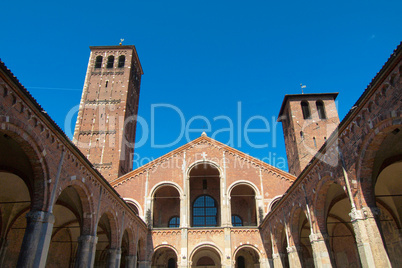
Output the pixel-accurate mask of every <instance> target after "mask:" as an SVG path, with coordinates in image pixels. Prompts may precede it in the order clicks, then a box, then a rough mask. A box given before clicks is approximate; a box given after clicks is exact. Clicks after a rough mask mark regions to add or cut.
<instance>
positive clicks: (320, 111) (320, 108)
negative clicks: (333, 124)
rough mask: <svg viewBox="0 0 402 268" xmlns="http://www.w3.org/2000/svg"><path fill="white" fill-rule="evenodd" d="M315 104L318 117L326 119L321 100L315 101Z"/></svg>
mask: <svg viewBox="0 0 402 268" xmlns="http://www.w3.org/2000/svg"><path fill="white" fill-rule="evenodd" d="M315 105H316V106H317V112H318V117H319V118H320V119H327V116H326V115H325V108H324V103H323V102H322V101H321V100H318V101H316V103H315Z"/></svg>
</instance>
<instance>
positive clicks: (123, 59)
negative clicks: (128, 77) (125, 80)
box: [118, 55, 126, 68]
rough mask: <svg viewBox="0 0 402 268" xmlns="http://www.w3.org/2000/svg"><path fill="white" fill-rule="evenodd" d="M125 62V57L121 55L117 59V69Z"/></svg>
mask: <svg viewBox="0 0 402 268" xmlns="http://www.w3.org/2000/svg"><path fill="white" fill-rule="evenodd" d="M125 62H126V56H124V55H121V56H120V57H119V64H118V67H119V68H123V67H124V63H125Z"/></svg>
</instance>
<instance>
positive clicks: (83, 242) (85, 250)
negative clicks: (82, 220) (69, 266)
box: [75, 235, 98, 268]
mask: <svg viewBox="0 0 402 268" xmlns="http://www.w3.org/2000/svg"><path fill="white" fill-rule="evenodd" d="M97 242H98V237H96V236H92V235H81V236H80V237H79V238H78V249H77V261H76V262H75V267H77V268H85V267H92V266H93V264H94V261H95V251H96V243H97Z"/></svg>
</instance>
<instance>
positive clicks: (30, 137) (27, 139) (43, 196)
mask: <svg viewBox="0 0 402 268" xmlns="http://www.w3.org/2000/svg"><path fill="white" fill-rule="evenodd" d="M5 119H6V118H5V117H0V122H1V123H2V126H1V129H0V133H4V134H7V135H8V136H10V137H11V138H12V139H13V140H14V141H15V142H16V143H17V144H18V145H20V148H21V149H22V151H23V152H24V153H25V154H26V155H27V157H28V159H29V162H30V164H31V166H32V171H33V182H30V183H27V182H26V183H27V186H28V188H29V190H30V192H31V202H32V203H31V204H32V210H43V211H46V210H47V209H48V206H49V204H48V203H47V200H48V199H49V198H48V196H49V186H48V184H47V183H46V182H47V178H48V176H49V175H48V174H49V169H48V163H47V161H43V155H42V152H43V151H44V148H43V146H42V145H41V143H42V141H41V138H40V137H38V136H36V135H35V133H34V132H33V131H31V132H28V131H26V130H25V129H30V128H31V126H30V125H28V124H26V123H25V122H22V121H19V120H17V119H15V118H12V117H11V118H10V117H9V118H8V122H7V121H5Z"/></svg>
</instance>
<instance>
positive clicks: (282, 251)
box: [278, 226, 289, 268]
mask: <svg viewBox="0 0 402 268" xmlns="http://www.w3.org/2000/svg"><path fill="white" fill-rule="evenodd" d="M280 230H281V232H280V239H281V240H280V241H281V244H280V247H278V251H279V256H280V260H281V262H282V267H283V268H289V256H288V250H287V248H288V240H287V237H286V230H285V227H284V226H282V228H280Z"/></svg>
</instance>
